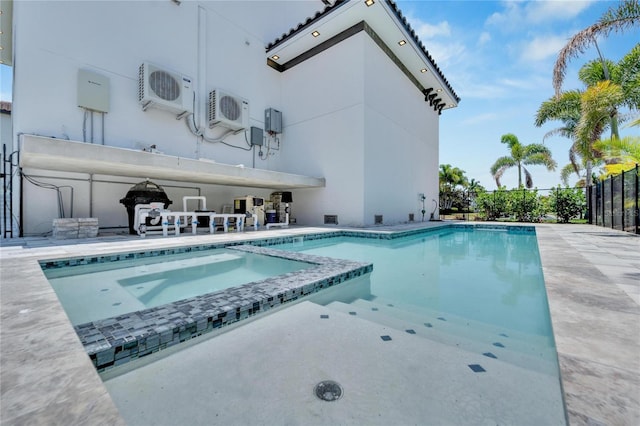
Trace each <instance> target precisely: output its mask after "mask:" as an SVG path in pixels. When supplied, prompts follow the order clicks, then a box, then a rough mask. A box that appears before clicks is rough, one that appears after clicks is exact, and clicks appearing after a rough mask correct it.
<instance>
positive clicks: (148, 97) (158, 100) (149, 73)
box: [138, 62, 193, 118]
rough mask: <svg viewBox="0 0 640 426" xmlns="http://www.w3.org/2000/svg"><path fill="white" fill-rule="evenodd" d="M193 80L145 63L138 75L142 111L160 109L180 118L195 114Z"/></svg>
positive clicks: (139, 100)
mask: <svg viewBox="0 0 640 426" xmlns="http://www.w3.org/2000/svg"><path fill="white" fill-rule="evenodd" d="M191 84H192V83H191V79H190V78H189V77H186V76H184V75H181V74H178V73H175V72H172V71H168V70H166V69H163V68H161V67H159V66H157V65H154V64H151V63H149V62H145V63H143V64H142V65H140V69H139V73H138V102H139V103H140V105H142V109H143V110H146V109H147V108H149V107H154V108H160V109H164V110H167V111H171V112H174V113H176V114H177V115H178V118H180V117H182V116H183V115H185V114H188V113H192V112H193V89H192V87H191Z"/></svg>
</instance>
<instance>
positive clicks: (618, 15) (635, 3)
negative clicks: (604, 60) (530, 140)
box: [553, 0, 640, 97]
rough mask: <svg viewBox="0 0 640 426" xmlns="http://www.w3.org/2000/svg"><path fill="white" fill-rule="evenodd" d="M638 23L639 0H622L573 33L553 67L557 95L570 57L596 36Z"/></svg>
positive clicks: (639, 18) (585, 47)
mask: <svg viewBox="0 0 640 426" xmlns="http://www.w3.org/2000/svg"><path fill="white" fill-rule="evenodd" d="M639 23H640V0H623V1H621V2H620V3H619V4H618V5H617V6H616V7H611V8H609V10H608V11H607V12H606V13H605V14H604V15H602V17H601V18H600V20H599V21H598V22H596V23H595V24H593V25H591V26H589V27H587V28H585V29H584V30H582V31H580V32H578V33H577V34H575V35H574V36H573V37H572V38H571V39H570V40H569V42H568V43H567V44H566V45H565V46H564V47H563V48H562V49H561V50H560V53H559V54H558V58H557V60H556V64H555V66H554V68H553V88H554V90H555V93H556V96H557V97H559V96H560V94H561V91H562V82H563V81H564V77H565V73H566V70H567V65H568V63H569V61H570V60H571V59H572V58H576V57H578V56H579V55H580V54H582V53H584V52H585V51H586V50H587V49H588V48H589V47H590V46H591V45H592V44H593V43H594V42H595V40H596V37H598V36H605V37H606V36H608V35H609V34H610V33H611V32H612V31H616V32H618V31H623V30H625V29H627V28H632V27H634V26H637V25H638V24H639Z"/></svg>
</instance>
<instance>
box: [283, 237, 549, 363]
mask: <svg viewBox="0 0 640 426" xmlns="http://www.w3.org/2000/svg"><path fill="white" fill-rule="evenodd" d="M277 248H281V249H286V250H293V251H303V252H306V253H310V254H315V255H320V256H332V257H339V258H346V259H351V260H358V261H366V262H372V263H373V265H374V266H373V272H372V274H371V277H370V292H369V293H368V294H366V293H365V294H361V297H359V298H357V299H355V300H347V302H348V303H349V304H350V306H351V308H350V307H344V306H343V307H342V310H343V311H345V312H350V313H351V314H352V315H355V313H357V314H358V315H363V314H364V315H366V318H367V319H369V320H373V321H380V322H383V323H384V322H385V321H386V322H387V323H388V322H390V320H389V317H395V320H392V321H391V322H394V321H395V322H396V323H397V322H398V321H404V322H405V323H406V324H408V325H407V327H410V328H409V329H411V330H414V331H416V332H417V331H421V332H424V333H425V334H426V331H425V330H424V328H425V327H427V328H430V329H431V330H429V332H430V333H431V334H430V335H428V336H427V337H433V338H434V339H436V340H440V341H446V342H447V343H450V344H455V345H457V346H465V345H466V347H469V348H470V349H472V350H475V349H476V348H478V347H479V348H482V347H485V348H486V350H487V353H491V354H493V355H495V352H496V349H498V350H499V351H502V352H510V353H509V354H508V355H509V356H507V357H505V358H507V359H508V358H509V357H511V358H514V359H513V362H515V363H518V364H520V365H522V366H526V367H530V368H534V369H537V370H544V371H547V372H549V373H550V374H557V372H558V368H557V355H556V348H555V343H554V339H553V330H552V327H551V319H550V315H549V308H548V302H547V297H546V290H545V286H544V278H543V274H542V267H541V261H540V255H539V252H538V245H537V240H536V236H535V233H531V232H526V233H520V232H506V230H482V229H475V230H473V229H457V230H453V229H443V230H440V231H435V232H429V233H424V234H418V235H414V236H411V237H404V238H400V239H392V240H384V239H368V238H357V237H338V238H327V239H317V240H311V241H304V242H302V243H300V242H298V243H293V244H283V245H279V246H277ZM333 305H336V304H333ZM355 307H358V308H360V309H359V310H354V309H355ZM336 308H338V309H340V306H339V305H337V306H336ZM390 325H394V324H390ZM439 331H441V332H442V333H439V334H438V332H439ZM478 343H480V345H478ZM482 344H484V345H485V346H482ZM514 351H515V352H517V354H514ZM523 354H524V355H525V356H526V357H529V358H523V357H522V355H523ZM488 356H489V355H488Z"/></svg>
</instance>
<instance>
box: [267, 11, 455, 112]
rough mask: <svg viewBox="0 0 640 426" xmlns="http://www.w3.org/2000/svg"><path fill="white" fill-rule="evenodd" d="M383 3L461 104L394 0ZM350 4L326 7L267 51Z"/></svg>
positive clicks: (274, 42) (281, 37)
mask: <svg viewBox="0 0 640 426" xmlns="http://www.w3.org/2000/svg"><path fill="white" fill-rule="evenodd" d="M381 1H385V2H386V3H387V4H388V5H389V6H390V8H391V10H392V11H393V13H394V15H395V16H396V18H397V19H398V21H399V22H400V23H401V24H402V25H403V26H404V28H405V29H406V31H407V33H408V34H409V35H410V36H411V38H412V39H413V41H414V43H415V44H416V46H418V47H419V48H420V49H421V50H422V53H423V54H424V55H425V57H426V58H427V59H428V61H429V63H430V64H431V65H432V66H433V68H434V69H435V70H436V71H437V73H438V76H439V77H440V78H441V79H442V81H443V83H444V84H445V85H446V86H447V88H448V89H449V90H450V91H451V93H452V94H453V96H454V97H455V98H456V100H457V101H458V102H460V97H459V96H458V95H457V94H456V92H455V91H454V90H453V87H451V84H449V81H448V80H447V79H446V77H445V76H444V74H443V72H442V70H440V67H438V64H436V61H435V60H434V59H433V58H432V57H431V54H430V53H429V51H428V50H427V48H426V47H425V46H424V44H423V43H422V41H421V40H420V38H419V37H418V35H417V34H416V32H415V30H414V29H413V28H411V25H410V24H409V22H408V21H407V18H406V17H405V16H403V15H402V12H401V11H400V9H399V8H398V6H397V5H396V3H395V2H394V1H393V0H381ZM348 2H349V0H338V1H336V2H335V3H334V4H333V5H330V6H326V7H325V8H324V10H322V11H319V12H317V13H316V14H315V15H314V16H313V17H309V18H307V19H306V20H305V21H304V22H300V23H299V24H298V26H297V27H295V28H290V29H289V32H287V33H283V34H282V35H281V36H280V37H278V38H277V39H276V40H274V41H273V42H271V43H269V44H268V45H267V47H266V51H267V52H268V51H270V50H271V49H274V48H275V47H276V46H278V45H279V44H281V43H283V42H284V41H286V40H288V39H289V38H291V37H293V36H294V35H295V34H298V33H299V32H301V31H302V30H304V29H305V28H307V27H309V26H311V25H313V24H315V23H316V22H318V21H319V20H321V19H322V18H324V17H325V16H327V15H329V14H330V13H331V12H333V11H335V10H337V9H338V8H340V6H343V5H345V4H347V3H348Z"/></svg>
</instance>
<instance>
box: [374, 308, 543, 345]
mask: <svg viewBox="0 0 640 426" xmlns="http://www.w3.org/2000/svg"><path fill="white" fill-rule="evenodd" d="M366 301H368V302H372V303H376V304H378V305H384V306H386V307H394V308H397V309H399V310H401V311H402V312H408V313H411V314H415V315H416V316H417V317H418V318H422V317H427V318H430V319H431V320H438V319H439V318H443V319H445V320H446V324H441V325H442V326H447V327H454V326H458V327H460V329H461V330H463V331H464V330H465V329H469V328H472V329H473V330H474V334H476V335H482V336H485V335H488V336H497V337H498V338H502V337H508V338H509V340H510V341H518V342H527V343H526V345H527V346H525V348H524V349H525V351H529V349H527V348H528V347H530V346H533V347H543V348H545V347H549V348H550V347H551V346H553V341H552V339H551V338H550V337H545V336H542V335H532V334H530V333H525V332H522V331H518V330H514V329H512V328H509V327H508V326H507V327H501V326H498V325H495V324H489V323H486V322H481V321H476V320H472V319H469V318H464V317H461V316H458V315H455V314H452V313H443V312H441V311H438V310H434V309H429V308H425V307H422V306H416V305H412V304H407V303H398V302H397V301H392V300H388V299H384V298H380V297H375V298H374V299H371V300H366ZM427 321H428V319H427ZM440 321H442V320H440ZM432 323H433V321H432ZM505 335H506V336H505Z"/></svg>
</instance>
